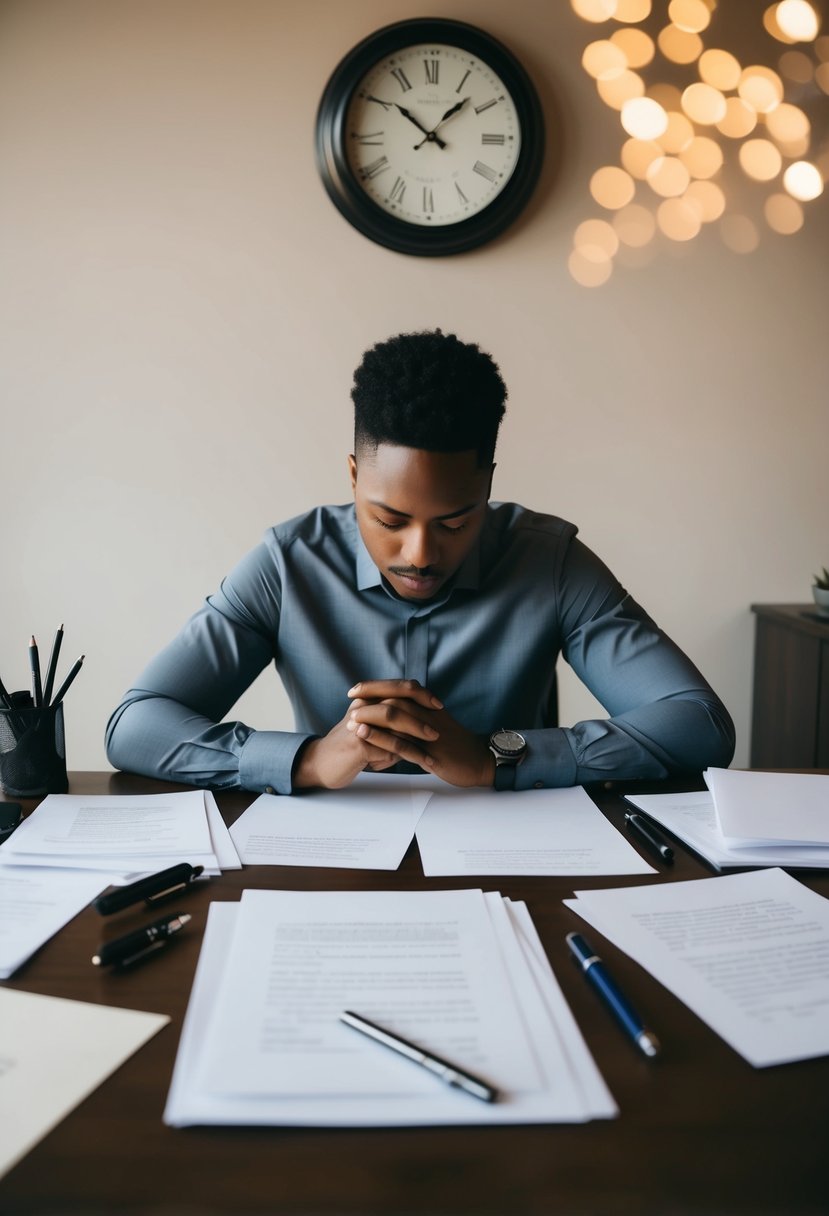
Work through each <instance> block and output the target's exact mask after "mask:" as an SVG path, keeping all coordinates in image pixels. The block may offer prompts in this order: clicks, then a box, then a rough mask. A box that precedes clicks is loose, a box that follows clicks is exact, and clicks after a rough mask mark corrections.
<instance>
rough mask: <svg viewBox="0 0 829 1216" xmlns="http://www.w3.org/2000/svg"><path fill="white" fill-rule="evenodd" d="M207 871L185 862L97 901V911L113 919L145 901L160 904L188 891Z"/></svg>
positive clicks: (112, 892) (117, 889)
mask: <svg viewBox="0 0 829 1216" xmlns="http://www.w3.org/2000/svg"><path fill="white" fill-rule="evenodd" d="M203 870H204V866H191V865H190V864H189V863H188V862H186V861H182V862H181V863H179V864H178V865H175V866H169V867H168V868H167V869H166V870H161V871H160V872H159V873H158V874H151V875H150V876H149V878H139V879H137V880H136V881H135V882H130V883H127V885H126V886H125V887H118V888H116V890H114V891H109V892H107V894H106V895H99V896H98V898H97V899H96V900H95V907H96V908H97V910H98V911H99V912H100V914H101V916H109V915H110V913H112V912H120V911H121V909H122V908H128V907H129V906H130V904H137V903H140V902H141V900H142V899H144V900H146V902H147V903H148V904H150V905H152V904H155V903H160V901H161V900H162V899H167V898H168V897H169V896H171V895H179V894H181V892H183V891H186V890H187V888H188V887H189V885H190V883H191V882H193V880H194V879H195V878H198V876H199V875H200V874H201V873H202V871H203Z"/></svg>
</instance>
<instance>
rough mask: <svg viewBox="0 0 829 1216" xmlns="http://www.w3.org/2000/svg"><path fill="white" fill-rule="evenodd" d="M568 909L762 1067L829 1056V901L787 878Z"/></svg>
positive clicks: (669, 890) (590, 898)
mask: <svg viewBox="0 0 829 1216" xmlns="http://www.w3.org/2000/svg"><path fill="white" fill-rule="evenodd" d="M564 902H565V903H566V904H567V906H568V907H570V908H572V909H573V910H574V911H575V912H577V913H578V914H579V916H581V917H583V918H584V920H586V921H587V922H588V924H591V925H593V926H594V927H595V928H596V929H598V930H599V932H600V933H603V934H604V936H605V937H606V938H608V940H609V941H611V942H613V944H614V945H616V946H618V947H619V949H621V950H624V951H625V952H626V953H627V954H629V955H630V956H631V958H633V959H635V960H636V962H638V963H639V964H640V965H641V966H642V967H644V968H645V969H646V970H647V971H650V972H651V974H652V975H654V976H655V977H656V978H657V979H658V980H659V981H660V983H662V984H664V985H665V987H666V988H669V989H670V991H671V992H673V993H675V994H676V995H677V996H678V997H679V998H680V1000H682V1001H684V1002H685V1004H686V1005H688V1007H689V1008H690V1009H692V1010H693V1011H694V1013H696V1014H697V1016H698V1017H700V1018H702V1020H703V1021H704V1022H707V1024H708V1025H709V1026H710V1027H711V1028H712V1029H713V1030H715V1031H716V1033H717V1034H719V1035H720V1036H721V1037H722V1038H723V1039H725V1041H726V1042H727V1043H728V1044H730V1046H731V1047H733V1048H734V1050H735V1051H737V1052H739V1054H740V1055H741V1056H743V1058H744V1059H746V1060H748V1062H749V1063H750V1064H753V1065H754V1066H755V1067H756V1068H762V1067H766V1066H768V1065H772V1064H785V1063H788V1062H790V1061H792V1060H804V1059H809V1058H810V1057H813V1056H820V1055H826V1054H827V1053H829V900H826V899H824V898H823V897H822V896H820V895H817V894H816V893H815V892H814V891H810V890H809V888H808V887H805V886H803V885H802V883H799V882H798V881H797V880H796V879H795V878H792V877H791V875H789V874H786V873H785V871H784V870H778V869H770V870H754V871H750V872H748V873H745V874H729V875H725V876H722V877H718V878H698V879H693V880H691V881H689V882H671V883H663V884H660V885H658V886H650V885H649V886H647V887H624V888H619V889H616V890H602V891H577V892H576V898H575V899H574V900H565V901H564ZM657 1033H658V1028H657Z"/></svg>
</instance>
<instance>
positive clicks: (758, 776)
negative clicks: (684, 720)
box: [703, 768, 829, 847]
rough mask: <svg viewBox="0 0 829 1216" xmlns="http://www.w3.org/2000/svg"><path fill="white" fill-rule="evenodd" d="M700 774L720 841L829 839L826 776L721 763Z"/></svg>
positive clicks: (816, 841)
mask: <svg viewBox="0 0 829 1216" xmlns="http://www.w3.org/2000/svg"><path fill="white" fill-rule="evenodd" d="M703 775H704V777H705V783H706V785H707V786H708V788H709V789H710V791H711V793H712V795H713V797H714V806H715V808H716V811H717V818H718V820H719V824H720V831H721V832H722V834H723V836H724V837H725V838H726V844H728V845H731V846H734V847H740V846H745V845H764V844H801V845H829V776H826V775H825V774H821V773H759V772H758V773H755V772H748V771H744V770H741V769H726V768H709V769H707V770H706V772H705V773H704V774H703Z"/></svg>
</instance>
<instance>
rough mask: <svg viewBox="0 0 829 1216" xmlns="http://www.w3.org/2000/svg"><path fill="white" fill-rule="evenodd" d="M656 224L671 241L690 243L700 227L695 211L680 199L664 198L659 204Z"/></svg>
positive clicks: (700, 222)
mask: <svg viewBox="0 0 829 1216" xmlns="http://www.w3.org/2000/svg"><path fill="white" fill-rule="evenodd" d="M656 222H657V223H658V225H659V227H660V229H661V231H662V232H664V233H665V236H666V237H668V238H669V239H670V240H672V241H692V240H693V239H694V237H695V236H697V234H698V233H699V230H700V228H701V227H702V221H701V219H700V217H699V215H698V214H697V211H696V209H695V208H694V207H693V206H692V205H691V204H690V203H688V202H686V201H685V199H682V198H666V199H665V201H664V203H660V204H659V209H658V210H657V212H656Z"/></svg>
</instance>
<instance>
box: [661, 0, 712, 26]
mask: <svg viewBox="0 0 829 1216" xmlns="http://www.w3.org/2000/svg"><path fill="white" fill-rule="evenodd" d="M668 16H669V17H670V19H671V21H672V22H673V23H674V25H675V26H676V27H677V29H679V30H682V32H683V33H684V34H701V33H702V31H703V30H704V29H706V28H707V27H708V25H709V23H710V21H711V13H710V11H709V9H708V6H707V5H706V4H704V3H703V0H671V2H670V4H669V5H668Z"/></svg>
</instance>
